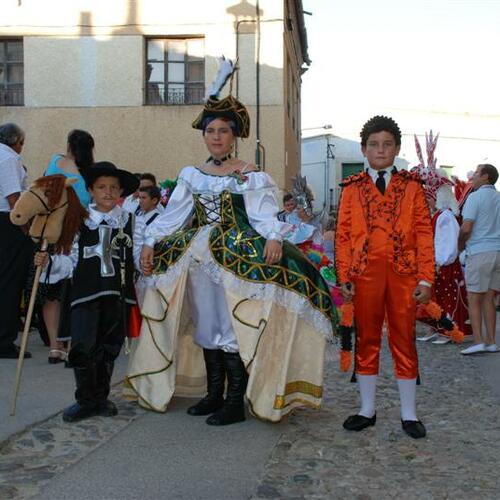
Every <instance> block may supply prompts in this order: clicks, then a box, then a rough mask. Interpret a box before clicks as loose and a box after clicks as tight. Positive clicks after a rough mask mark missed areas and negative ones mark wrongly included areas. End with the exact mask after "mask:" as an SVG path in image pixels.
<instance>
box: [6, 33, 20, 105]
mask: <svg viewBox="0 0 500 500" xmlns="http://www.w3.org/2000/svg"><path fill="white" fill-rule="evenodd" d="M23 105H24V66H23V42H22V40H19V39H17V40H12V39H11V40H5V39H4V40H0V106H23Z"/></svg>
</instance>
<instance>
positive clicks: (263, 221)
mask: <svg viewBox="0 0 500 500" xmlns="http://www.w3.org/2000/svg"><path fill="white" fill-rule="evenodd" d="M252 175H259V176H265V177H266V178H267V179H263V180H265V181H267V182H266V184H267V186H266V187H264V186H263V187H262V188H261V189H254V190H248V191H245V192H244V193H243V199H244V201H245V208H246V211H247V215H248V220H249V222H250V225H251V226H252V227H253V228H254V229H255V230H256V231H257V232H258V233H259V234H260V235H261V236H263V237H264V238H266V239H268V240H278V241H283V239H284V238H285V237H286V235H287V233H289V232H290V231H291V230H292V226H291V225H290V224H288V223H286V222H282V221H279V220H278V218H277V216H278V212H279V207H278V202H277V200H276V195H275V190H276V186H275V184H274V182H273V181H272V179H271V178H270V177H269V176H268V175H267V174H265V173H263V172H259V173H258V174H256V173H254V174H252Z"/></svg>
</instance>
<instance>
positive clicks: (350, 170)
mask: <svg viewBox="0 0 500 500" xmlns="http://www.w3.org/2000/svg"><path fill="white" fill-rule="evenodd" d="M364 167H365V164H364V163H342V179H345V178H346V177H349V176H350V175H355V174H359V172H363V169H364Z"/></svg>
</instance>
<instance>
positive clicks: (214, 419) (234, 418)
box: [206, 404, 245, 425]
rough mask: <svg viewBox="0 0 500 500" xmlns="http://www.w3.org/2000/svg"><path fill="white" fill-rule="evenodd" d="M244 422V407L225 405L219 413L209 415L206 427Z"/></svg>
mask: <svg viewBox="0 0 500 500" xmlns="http://www.w3.org/2000/svg"><path fill="white" fill-rule="evenodd" d="M244 420H245V406H244V405H239V406H230V405H228V404H225V405H224V406H223V407H222V408H221V409H220V410H219V411H216V412H215V413H214V414H213V415H210V416H209V417H208V418H207V420H206V422H207V424H208V425H230V424H236V423H238V422H243V421H244Z"/></svg>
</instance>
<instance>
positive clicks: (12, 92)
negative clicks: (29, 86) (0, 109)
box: [0, 87, 24, 106]
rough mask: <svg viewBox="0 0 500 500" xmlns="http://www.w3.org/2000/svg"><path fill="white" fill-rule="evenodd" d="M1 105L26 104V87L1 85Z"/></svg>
mask: <svg viewBox="0 0 500 500" xmlns="http://www.w3.org/2000/svg"><path fill="white" fill-rule="evenodd" d="M0 106H24V88H23V87H20V88H5V87H4V88H2V87H0Z"/></svg>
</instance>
